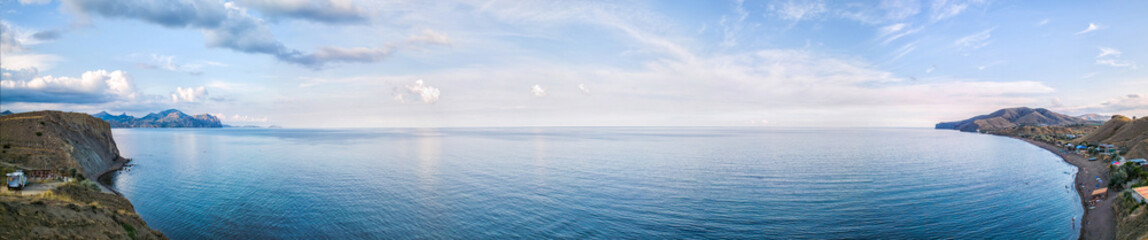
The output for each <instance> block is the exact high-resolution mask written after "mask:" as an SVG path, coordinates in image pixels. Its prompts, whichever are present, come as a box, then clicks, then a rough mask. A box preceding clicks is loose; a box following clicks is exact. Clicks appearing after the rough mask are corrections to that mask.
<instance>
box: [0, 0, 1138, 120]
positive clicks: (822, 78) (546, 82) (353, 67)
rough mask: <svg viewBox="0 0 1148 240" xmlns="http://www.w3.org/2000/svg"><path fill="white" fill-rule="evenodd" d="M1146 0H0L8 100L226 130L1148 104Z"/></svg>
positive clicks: (937, 113)
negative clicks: (165, 115) (184, 117)
mask: <svg viewBox="0 0 1148 240" xmlns="http://www.w3.org/2000/svg"><path fill="white" fill-rule="evenodd" d="M1146 12H1148V1H1054V2H1047V1H990V0H978V1H947V0H937V1H914V0H908V1H747V2H742V1H601V2H599V1H525V0H514V1H466V0H464V1H373V0H362V1H360V0H277V1H273V0H163V1H148V0H18V1H17V0H4V1H2V2H0V31H2V36H0V41H2V42H0V43H2V44H0V70H2V72H3V75H2V79H0V109H4V110H12V111H15V112H22V111H34V110H43V109H54V110H64V111H76V112H85V113H97V112H100V111H107V112H110V113H113V114H120V113H126V114H129V115H135V116H137V117H141V116H143V115H146V114H147V113H149V112H158V111H161V110H164V109H170V108H175V109H179V110H182V111H184V112H187V113H189V114H201V113H208V114H212V115H214V116H217V117H219V118H220V119H221V120H222V121H223V123H224V124H231V125H262V126H266V125H280V126H285V127H300V128H348V127H481V126H778V127H932V126H933V124H935V123H937V122H940V121H952V120H960V119H965V118H968V117H972V116H975V115H979V114H986V113H989V112H992V111H994V110H996V109H999V108H1006V107H1021V106H1027V107H1041V108H1048V109H1051V110H1054V111H1058V112H1062V113H1065V114H1069V115H1080V114H1086V113H1099V114H1105V115H1109V114H1123V115H1128V116H1145V115H1148V72H1146V71H1145V68H1148V44H1144V43H1146V42H1148V27H1145V26H1148V17H1145V15H1144V13H1146Z"/></svg>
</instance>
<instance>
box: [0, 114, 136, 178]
mask: <svg viewBox="0 0 1148 240" xmlns="http://www.w3.org/2000/svg"><path fill="white" fill-rule="evenodd" d="M0 144H3V148H4V150H3V152H2V153H0V158H2V159H3V160H4V161H5V162H8V163H12V164H15V165H18V166H21V167H25V168H31V169H52V170H55V169H60V168H66V169H68V168H75V169H77V170H78V171H80V172H81V173H83V175H84V176H85V177H87V178H90V179H94V178H96V177H98V176H99V175H100V174H101V173H103V172H105V171H108V170H109V169H111V168H112V166H113V165H115V164H116V161H117V160H120V161H121V162H122V160H123V159H122V158H120V156H119V154H120V151H119V149H117V148H116V142H115V141H114V140H112V132H111V127H110V126H109V125H108V123H107V122H104V121H101V120H100V119H97V118H94V117H91V116H88V115H87V114H83V113H68V112H59V111H39V112H27V113H18V114H12V115H5V116H3V117H0Z"/></svg>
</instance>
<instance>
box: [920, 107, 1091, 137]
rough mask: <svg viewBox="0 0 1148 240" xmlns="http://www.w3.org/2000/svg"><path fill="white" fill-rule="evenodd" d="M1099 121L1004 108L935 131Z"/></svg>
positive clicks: (1038, 109)
mask: <svg viewBox="0 0 1148 240" xmlns="http://www.w3.org/2000/svg"><path fill="white" fill-rule="evenodd" d="M1101 123H1102V122H1101V121H1092V120H1088V119H1084V118H1080V117H1073V116H1068V115H1064V114H1060V113H1056V112H1053V111H1049V110H1048V109H1044V108H1036V109H1033V108H1027V107H1018V108H1005V109H1001V110H997V111H995V112H992V113H990V114H986V115H980V116H976V117H973V118H969V119H965V120H961V121H955V122H942V123H937V125H936V129H954V130H960V131H962V132H976V131H978V130H995V129H1004V128H1010V127H1015V126H1026V125H1027V126H1040V125H1048V126H1066V125H1074V124H1101Z"/></svg>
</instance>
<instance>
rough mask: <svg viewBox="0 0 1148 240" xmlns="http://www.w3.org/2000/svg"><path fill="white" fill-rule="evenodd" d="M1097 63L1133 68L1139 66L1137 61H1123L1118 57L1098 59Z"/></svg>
mask: <svg viewBox="0 0 1148 240" xmlns="http://www.w3.org/2000/svg"><path fill="white" fill-rule="evenodd" d="M1096 64H1100V65H1108V66H1113V67H1126V68H1133V69H1135V68H1137V66H1136V63H1134V62H1130V61H1121V60H1116V59H1096Z"/></svg>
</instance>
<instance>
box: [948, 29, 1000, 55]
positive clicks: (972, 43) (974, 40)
mask: <svg viewBox="0 0 1148 240" xmlns="http://www.w3.org/2000/svg"><path fill="white" fill-rule="evenodd" d="M996 29H997V28H996V27H992V28H989V29H986V30H984V31H981V32H978V33H974V34H972V35H968V36H964V37H961V38H959V39H957V40H956V41H953V45H955V46H957V47H958V48H960V49H961V50H962V51H965V52H969V51H972V50H977V49H980V48H982V47H985V46H988V45H989V44H990V43H992V41H991V40H989V38H992V32H993V30H996Z"/></svg>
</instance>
